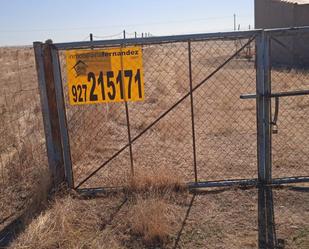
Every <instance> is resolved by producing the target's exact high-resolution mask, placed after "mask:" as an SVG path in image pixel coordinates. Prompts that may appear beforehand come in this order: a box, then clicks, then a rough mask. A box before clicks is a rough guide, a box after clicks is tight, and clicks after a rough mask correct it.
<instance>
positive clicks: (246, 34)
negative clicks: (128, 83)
mask: <svg viewBox="0 0 309 249" xmlns="http://www.w3.org/2000/svg"><path fill="white" fill-rule="evenodd" d="M260 32H261V30H250V31H236V32H235V31H233V32H218V33H203V34H188V35H172V36H153V37H147V38H126V39H114V40H99V41H83V42H67V43H54V44H53V45H54V46H55V47H56V48H57V49H59V50H68V49H85V48H89V47H97V48H99V47H111V46H121V45H125V46H128V45H152V44H164V43H173V42H174V43H175V42H188V41H203V40H214V39H244V38H251V37H252V36H254V35H256V34H258V33H260Z"/></svg>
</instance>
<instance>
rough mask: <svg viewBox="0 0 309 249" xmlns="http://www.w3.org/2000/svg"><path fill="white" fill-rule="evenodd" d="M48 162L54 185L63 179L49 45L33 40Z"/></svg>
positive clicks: (60, 144)
mask: <svg viewBox="0 0 309 249" xmlns="http://www.w3.org/2000/svg"><path fill="white" fill-rule="evenodd" d="M33 46H34V51H35V60H36V68H37V73H38V83H39V89H40V99H41V107H42V115H43V122H44V132H45V139H46V148H47V156H48V164H49V168H50V171H51V175H52V180H53V184H54V186H55V187H56V186H58V185H59V184H60V183H61V182H63V181H64V179H65V173H64V167H63V153H62V143H61V134H60V125H59V116H58V110H57V101H56V92H55V81H54V74H53V65H52V53H51V45H50V44H46V43H45V44H43V43H41V42H34V43H33Z"/></svg>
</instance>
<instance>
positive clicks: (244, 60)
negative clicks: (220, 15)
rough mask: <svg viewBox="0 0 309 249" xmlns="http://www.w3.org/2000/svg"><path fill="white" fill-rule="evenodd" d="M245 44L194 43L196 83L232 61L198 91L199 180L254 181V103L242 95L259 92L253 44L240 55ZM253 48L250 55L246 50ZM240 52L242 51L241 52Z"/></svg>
mask: <svg viewBox="0 0 309 249" xmlns="http://www.w3.org/2000/svg"><path fill="white" fill-rule="evenodd" d="M246 42H248V40H247V39H243V40H212V41H206V42H193V43H192V68H193V82H194V84H198V83H199V82H200V81H202V80H203V79H204V78H207V77H208V76H210V75H211V74H212V73H213V72H215V71H216V70H217V68H219V67H220V66H221V65H223V64H224V63H225V62H226V61H227V60H229V59H230V58H231V57H232V56H233V55H235V53H237V55H235V56H234V57H232V58H233V59H232V60H231V61H229V62H228V63H227V64H226V65H224V66H223V67H222V68H220V70H219V71H218V72H216V73H215V74H214V75H213V76H211V77H210V78H209V79H208V80H207V81H206V82H205V84H204V85H203V86H201V88H200V89H198V90H197V91H195V92H194V109H195V117H196V134H197V135H196V138H197V165H198V172H199V177H200V179H201V180H223V179H235V178H255V177H256V168H257V165H256V116H255V115H256V106H255V100H241V99H240V95H241V94H245V93H252V92H253V93H254V92H255V80H256V72H255V60H254V57H253V49H252V48H253V47H254V42H252V43H249V44H248V45H247V46H245V47H244V48H243V49H242V50H241V51H238V49H240V47H239V46H237V45H239V44H242V45H244V44H245V43H246ZM249 47H250V50H251V51H250V53H251V54H247V53H246V51H247V50H248V49H249ZM237 51H238V52H237Z"/></svg>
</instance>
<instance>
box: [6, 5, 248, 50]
mask: <svg viewBox="0 0 309 249" xmlns="http://www.w3.org/2000/svg"><path fill="white" fill-rule="evenodd" d="M0 9H1V15H0V46H12V45H13V46H15V45H31V44H32V43H33V42H34V41H45V40H47V39H52V40H53V42H69V41H82V40H87V39H89V34H90V33H93V35H94V39H113V38H121V37H122V32H123V30H126V34H127V37H132V36H133V35H134V32H137V34H138V35H141V33H142V32H143V33H147V34H148V33H150V34H152V35H154V36H158V35H176V34H190V33H204V32H217V31H231V30H233V29H234V14H235V15H236V23H237V28H238V25H240V29H241V30H246V29H248V28H249V25H251V27H253V26H254V1H253V0H216V1H214V0H127V1H125V0H109V1H106V0H0Z"/></svg>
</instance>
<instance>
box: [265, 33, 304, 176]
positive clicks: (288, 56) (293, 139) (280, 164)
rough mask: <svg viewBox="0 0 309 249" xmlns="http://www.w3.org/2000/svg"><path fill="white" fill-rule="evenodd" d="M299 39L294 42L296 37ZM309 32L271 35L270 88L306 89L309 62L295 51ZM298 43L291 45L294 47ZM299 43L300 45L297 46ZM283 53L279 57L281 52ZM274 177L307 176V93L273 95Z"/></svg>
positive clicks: (277, 90)
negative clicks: (274, 122) (277, 96)
mask: <svg viewBox="0 0 309 249" xmlns="http://www.w3.org/2000/svg"><path fill="white" fill-rule="evenodd" d="M296 38H297V39H299V41H298V42H297V43H295V41H296V40H295V39H296ZM308 40H309V35H308V34H302V35H301V36H300V35H299V34H298V33H297V34H295V35H294V36H291V35H289V36H288V35H283V36H282V35H281V36H275V35H274V36H272V40H271V44H272V47H271V48H272V70H271V85H272V92H273V93H276V92H291V91H306V90H308V89H309V72H308V68H309V63H308V61H306V60H305V59H303V56H302V55H301V54H299V53H297V52H298V51H299V50H300V48H301V41H308ZM295 46H296V47H298V48H297V49H293V47H295ZM299 46H300V47H299ZM279 55H280V56H281V57H282V56H284V58H281V57H280V56H279ZM276 106H278V108H277V109H278V115H277V121H276V124H275V125H274V126H273V129H274V132H273V133H274V134H273V136H272V139H273V145H272V153H273V177H275V178H278V177H292V176H295V177H298V176H309V141H308V139H307V138H308V136H309V123H308V118H309V96H308V95H300V96H287V97H281V98H279V99H278V100H277V104H276V101H275V99H273V116H274V118H275V109H276Z"/></svg>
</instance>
